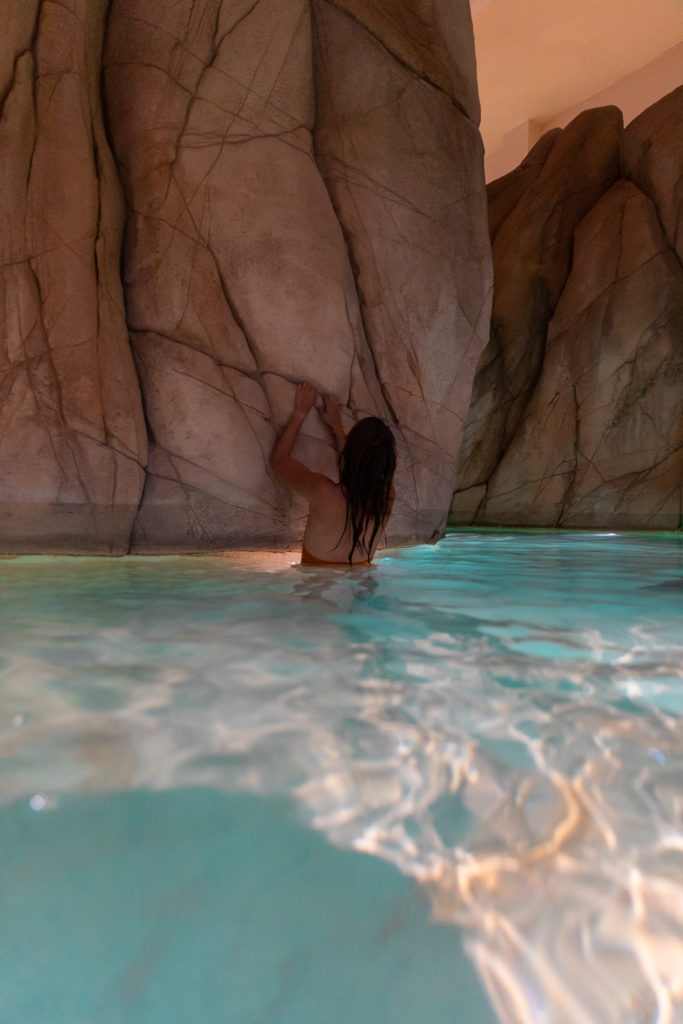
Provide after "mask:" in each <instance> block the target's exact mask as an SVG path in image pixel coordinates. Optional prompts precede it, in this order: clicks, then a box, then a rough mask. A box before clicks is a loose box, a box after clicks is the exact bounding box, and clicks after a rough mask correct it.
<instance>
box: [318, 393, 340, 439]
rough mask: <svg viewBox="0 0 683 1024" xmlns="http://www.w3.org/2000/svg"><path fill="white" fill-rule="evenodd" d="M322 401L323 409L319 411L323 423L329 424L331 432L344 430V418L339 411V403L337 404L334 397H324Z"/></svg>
mask: <svg viewBox="0 0 683 1024" xmlns="http://www.w3.org/2000/svg"><path fill="white" fill-rule="evenodd" d="M322 400H323V405H322V409H318V413H319V414H320V419H321V420H322V421H323V423H326V424H327V426H328V427H329V428H330V430H332V431H339V430H342V429H343V427H342V418H341V413H340V411H339V403H338V402H337V399H336V398H335V397H334V395H323V396H322Z"/></svg>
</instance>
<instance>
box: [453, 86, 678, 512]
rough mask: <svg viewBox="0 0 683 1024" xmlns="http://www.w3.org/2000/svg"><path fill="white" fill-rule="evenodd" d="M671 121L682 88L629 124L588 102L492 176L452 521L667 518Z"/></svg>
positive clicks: (671, 473) (672, 425)
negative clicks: (487, 289)
mask: <svg viewBox="0 0 683 1024" xmlns="http://www.w3.org/2000/svg"><path fill="white" fill-rule="evenodd" d="M682 125H683V88H681V89H678V90H675V91H674V92H673V93H671V94H669V95H668V96H666V97H664V98H663V99H662V100H661V101H659V102H658V103H656V104H654V105H653V106H652V107H650V108H649V110H647V111H645V112H644V113H643V114H641V115H640V117H638V118H637V119H636V120H635V121H633V122H632V123H631V124H630V125H629V126H628V127H627V128H626V129H625V130H622V128H621V125H620V116H619V112H618V111H615V108H601V109H598V110H594V111H587V112H585V113H584V114H581V115H579V117H578V118H576V119H575V121H574V122H572V124H570V125H569V126H568V127H567V128H565V129H564V130H563V131H562V132H559V133H558V132H557V130H555V132H554V133H553V134H552V135H550V134H549V135H548V136H546V137H544V138H543V139H541V140H540V142H539V143H538V144H537V146H536V147H535V149H534V150H532V152H531V153H530V154H529V157H528V158H527V160H526V161H525V162H524V163H523V164H522V166H521V167H520V168H518V169H517V170H516V171H513V172H512V174H510V175H507V176H506V177H505V178H502V179H499V180H498V181H497V182H493V183H492V184H491V185H490V186H489V200H490V213H491V217H490V222H491V233H492V236H493V254H494V277H495V286H494V300H493V314H492V329H491V341H490V343H489V345H488V346H487V349H486V350H485V352H484V354H483V356H482V358H481V361H480V365H479V367H478V370H477V375H476V378H475V384H474V389H473V396H472V403H471V406H470V411H469V414H468V418H467V423H466V427H465V432H464V441H463V447H462V450H461V458H460V464H459V468H458V489H457V490H456V492H455V494H454V497H453V503H452V507H451V522H455V523H477V524H482V525H528V526H566V527H587V528H590V527H611V528H617V529H619V528H622V529H637V528H651V529H655V528H657V529H676V528H677V527H679V525H680V524H681V515H682V513H683V506H682V500H683V269H682V267H681V261H680V239H681V231H680V224H681V216H682V213H681V211H682V210H683V133H682V132H681V126H682ZM560 151H562V153H563V158H562V161H559V160H558V159H557V154H558V152H560Z"/></svg>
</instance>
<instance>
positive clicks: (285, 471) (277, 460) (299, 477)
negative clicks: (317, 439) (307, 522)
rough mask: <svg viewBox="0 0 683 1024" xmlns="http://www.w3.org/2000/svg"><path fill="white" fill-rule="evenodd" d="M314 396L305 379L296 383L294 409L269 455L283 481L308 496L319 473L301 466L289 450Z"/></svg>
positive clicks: (314, 393) (312, 404) (315, 397)
mask: <svg viewBox="0 0 683 1024" xmlns="http://www.w3.org/2000/svg"><path fill="white" fill-rule="evenodd" d="M317 397H318V393H317V391H316V390H315V388H314V387H313V385H312V384H308V383H305V382H304V383H302V384H297V388H296V395H295V397H294V410H293V412H292V415H291V416H290V417H289V420H288V422H287V426H286V427H285V429H284V430H283V431H282V433H281V435H280V437H279V438H278V440H277V442H276V444H275V447H274V448H273V454H272V455H271V456H270V467H271V469H272V470H273V472H274V473H277V475H278V476H279V477H280V479H281V480H282V482H283V483H284V484H286V485H287V486H288V487H291V489H292V490H293V491H297V492H298V493H299V494H303V495H304V496H305V497H310V496H311V494H312V492H313V491H314V489H315V486H316V481H317V478H318V476H319V474H318V473H314V472H313V471H312V470H310V469H309V468H308V467H307V466H304V464H303V462H299V461H298V460H297V459H293V458H292V456H291V451H292V448H293V447H294V442H295V441H296V439H297V437H298V436H299V431H300V430H301V426H302V424H303V422H304V420H305V419H306V417H307V415H308V413H309V411H310V410H311V409H312V408H313V406H314V405H315V402H316V399H317Z"/></svg>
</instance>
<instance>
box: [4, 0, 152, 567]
mask: <svg viewBox="0 0 683 1024" xmlns="http://www.w3.org/2000/svg"><path fill="white" fill-rule="evenodd" d="M105 8H106V4H105V3H103V2H98V0H92V2H91V0H88V2H86V0H65V2H63V3H60V4H54V3H42V4H41V3H38V2H33V3H31V2H26V0H9V2H8V3H6V4H5V5H4V7H3V12H2V19H3V33H4V36H3V39H2V45H1V49H0V61H1V64H2V67H1V69H0V76H1V77H0V88H1V89H2V92H1V93H0V99H1V102H2V107H1V116H0V216H1V217H2V231H0V394H1V395H2V404H1V406H0V545H1V547H2V550H4V551H26V550H29V551H35V550H38V551H52V550H82V551H103V552H119V551H124V550H126V549H127V547H128V541H129V537H130V532H131V527H132V524H133V521H134V518H135V515H136V512H137V508H138V503H139V500H140V495H141V493H142V486H143V481H144V465H145V461H146V457H147V436H146V432H145V426H144V421H143V416H142V406H141V403H140V390H139V387H138V381H137V377H136V374H135V370H134V366H133V361H132V359H131V354H130V349H129V345H128V336H127V331H126V325H125V319H124V313H123V296H122V292H121V284H120V278H119V251H120V238H121V230H122V227H123V221H124V216H125V214H124V209H123V206H122V203H121V196H120V190H119V183H118V180H117V176H116V171H115V168H114V163H113V160H112V157H111V153H110V151H109V147H108V144H107V139H106V136H105V132H104V128H103V123H102V114H101V106H100V96H99V77H100V66H99V54H100V52H101V48H102V27H103V22H104V13H105Z"/></svg>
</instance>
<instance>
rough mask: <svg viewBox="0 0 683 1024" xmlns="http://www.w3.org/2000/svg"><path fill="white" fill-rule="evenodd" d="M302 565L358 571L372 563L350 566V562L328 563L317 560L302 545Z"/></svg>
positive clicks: (355, 563) (358, 563)
mask: <svg viewBox="0 0 683 1024" xmlns="http://www.w3.org/2000/svg"><path fill="white" fill-rule="evenodd" d="M301 564H302V565H326V566H332V567H333V568H335V567H336V568H338V569H356V568H357V567H358V566H362V565H370V562H353V564H352V565H349V563H348V562H326V561H325V559H324V558H316V556H315V555H312V554H311V552H310V551H308V550H307V549H306V545H305V544H302V545H301Z"/></svg>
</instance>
